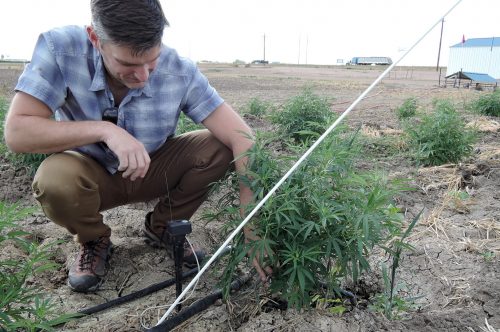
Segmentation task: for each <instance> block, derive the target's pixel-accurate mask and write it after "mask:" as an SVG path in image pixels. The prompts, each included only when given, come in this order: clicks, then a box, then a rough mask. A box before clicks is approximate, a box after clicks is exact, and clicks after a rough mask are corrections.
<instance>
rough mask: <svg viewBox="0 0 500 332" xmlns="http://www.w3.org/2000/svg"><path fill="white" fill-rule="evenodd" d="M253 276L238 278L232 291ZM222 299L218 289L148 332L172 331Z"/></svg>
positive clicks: (232, 284)
mask: <svg viewBox="0 0 500 332" xmlns="http://www.w3.org/2000/svg"><path fill="white" fill-rule="evenodd" d="M251 275H252V274H251V273H247V274H246V275H244V276H241V277H238V278H236V279H235V280H234V281H233V282H232V283H231V291H236V290H238V289H240V288H241V286H243V285H244V284H245V283H246V282H247V281H248V280H250V277H251ZM220 298H222V290H221V289H217V290H216V291H214V292H213V293H211V294H209V295H208V296H206V297H204V298H201V299H199V300H197V301H195V302H193V303H192V304H191V305H190V306H189V307H187V308H184V309H183V310H182V311H181V312H179V313H178V314H177V315H175V316H173V317H172V318H170V319H167V320H165V321H163V322H162V323H161V324H160V325H156V326H154V327H152V328H150V329H147V330H146V331H148V332H159V331H170V330H172V329H173V328H174V327H176V326H178V325H179V324H181V323H182V322H184V321H186V320H188V319H189V318H191V317H193V316H194V315H196V314H197V313H199V312H202V311H203V310H205V309H207V308H208V307H210V306H211V305H212V304H214V303H215V301H217V300H218V299H220Z"/></svg>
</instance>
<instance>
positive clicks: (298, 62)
mask: <svg viewBox="0 0 500 332" xmlns="http://www.w3.org/2000/svg"><path fill="white" fill-rule="evenodd" d="M297 64H298V65H300V35H299V57H298V59H297Z"/></svg>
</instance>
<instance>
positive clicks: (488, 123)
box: [465, 116, 500, 133]
mask: <svg viewBox="0 0 500 332" xmlns="http://www.w3.org/2000/svg"><path fill="white" fill-rule="evenodd" d="M465 126H466V127H469V128H476V129H477V130H479V131H480V132H492V133H494V132H497V131H499V130H500V123H499V122H498V121H495V120H492V119H488V118H487V117H484V116H481V117H479V118H477V119H475V120H473V121H471V122H469V123H467V124H466V125H465Z"/></svg>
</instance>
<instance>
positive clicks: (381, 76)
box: [156, 0, 462, 326]
mask: <svg viewBox="0 0 500 332" xmlns="http://www.w3.org/2000/svg"><path fill="white" fill-rule="evenodd" d="M460 2H462V0H458V1H457V2H456V3H455V5H453V6H452V7H451V8H450V9H449V10H448V11H447V12H446V13H445V14H444V15H443V16H441V17H440V18H439V20H437V22H436V23H434V24H433V25H432V27H431V28H430V29H429V30H427V31H426V32H425V33H424V34H423V35H422V37H420V38H419V39H418V40H417V41H416V42H415V43H414V44H413V46H411V47H410V48H409V49H408V50H407V51H406V52H405V53H404V54H403V55H402V56H401V57H400V58H399V59H398V60H397V61H395V62H394V63H393V64H392V65H390V66H389V67H388V68H387V69H386V70H385V71H384V72H383V73H382V74H380V76H379V77H377V79H376V80H375V81H374V82H373V83H372V84H371V85H370V86H369V87H368V88H367V89H366V90H365V91H364V92H363V93H362V94H361V95H359V97H358V98H357V99H356V100H355V101H354V102H353V103H352V104H351V106H349V108H347V109H346V110H345V111H344V112H343V113H342V114H341V115H340V116H339V117H338V118H337V120H336V121H335V122H334V123H333V124H332V125H331V126H330V127H329V128H328V129H327V130H326V131H325V132H324V133H323V135H321V136H320V137H319V138H318V140H317V141H316V142H314V144H313V145H311V147H310V148H309V149H308V150H307V151H306V152H305V153H304V154H303V155H302V157H300V159H299V160H297V162H295V164H294V165H293V166H292V167H291V168H290V170H289V171H288V172H287V173H286V174H285V175H284V176H283V177H282V178H281V179H280V180H279V181H278V182H277V183H276V185H274V187H273V188H272V189H271V190H270V191H269V192H268V193H267V195H266V196H265V197H264V198H263V199H262V200H261V201H260V202H259V203H258V204H257V205H256V206H255V208H254V209H253V210H252V211H251V212H250V213H249V214H248V215H247V216H246V218H245V219H244V220H243V221H242V222H241V224H240V225H239V226H238V227H237V228H236V229H235V230H234V231H233V232H232V233H231V234H230V235H229V237H228V238H227V239H226V241H224V243H223V244H222V245H221V246H220V248H219V249H218V250H217V251H216V252H215V254H213V256H212V257H211V258H210V259H209V261H208V262H207V263H206V264H205V265H204V266H203V268H202V269H201V270H200V271H199V272H198V274H196V276H195V277H194V278H193V279H192V280H191V282H190V283H189V284H188V285H187V286H186V288H185V289H184V290H183V292H182V293H181V294H180V295H179V296H178V297H177V299H176V300H175V302H174V303H173V304H172V305H171V306H170V308H169V309H168V311H167V312H166V313H165V314H164V315H163V316H162V317H161V319H160V320H159V321H158V323H157V324H156V326H158V325H160V324H161V323H163V321H164V320H165V319H166V318H167V317H168V315H169V314H170V313H171V312H172V310H173V309H174V308H175V307H176V306H177V304H178V303H179V302H180V301H181V300H182V298H183V297H184V296H185V295H186V293H187V292H188V291H189V290H190V289H191V288H192V287H193V285H194V284H196V282H197V281H198V279H199V278H200V277H201V276H202V275H203V273H204V272H205V271H206V270H207V269H208V268H209V267H210V265H211V264H212V263H213V262H214V261H215V259H216V258H217V257H218V256H219V255H220V253H221V252H222V251H223V250H224V248H225V247H226V246H227V245H229V243H230V242H231V241H232V240H233V238H234V237H235V236H236V235H237V234H238V233H239V232H240V231H241V229H242V228H243V227H244V226H245V225H246V224H247V223H248V221H249V220H250V219H252V217H253V216H254V215H255V213H257V211H258V210H259V209H260V208H261V207H262V206H263V205H264V203H266V202H267V200H268V199H269V198H270V197H271V196H272V195H273V194H274V193H275V192H276V190H278V188H279V187H280V186H281V185H282V184H283V182H285V181H286V180H287V179H288V177H289V176H290V175H291V174H292V173H293V172H294V171H295V170H296V169H297V168H298V167H299V166H300V165H301V164H302V162H303V161H304V160H305V159H307V157H309V155H310V154H311V153H312V152H313V151H314V149H316V147H317V146H318V145H319V144H321V142H322V141H323V140H324V139H325V138H326V137H327V136H328V135H329V134H330V133H331V132H332V131H333V129H335V127H336V126H337V125H338V124H339V123H340V122H341V121H342V120H343V119H344V118H345V117H346V116H347V115H348V114H349V113H350V112H351V111H352V110H353V109H354V107H356V105H357V104H358V103H359V102H360V101H361V100H363V98H364V97H365V96H366V95H367V94H368V93H369V92H370V91H371V90H373V88H374V87H375V86H376V85H377V84H378V83H379V82H380V81H381V80H382V79H383V78H384V77H385V76H386V75H387V74H388V73H389V72H390V71H391V70H392V68H394V67H395V66H396V65H397V64H398V63H399V62H400V61H401V60H403V58H404V57H406V55H408V53H410V52H411V51H412V50H413V49H414V48H415V46H417V45H418V44H419V43H420V42H421V41H422V39H424V38H425V37H426V36H427V35H428V34H429V33H430V32H431V31H432V29H434V28H435V27H436V25H438V24H439V23H441V21H442V20H443V19H444V18H445V17H446V16H447V15H448V14H449V13H450V12H451V11H452V10H453V9H455V7H456V6H458V4H460Z"/></svg>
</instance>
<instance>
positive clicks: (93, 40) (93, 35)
mask: <svg viewBox="0 0 500 332" xmlns="http://www.w3.org/2000/svg"><path fill="white" fill-rule="evenodd" d="M87 35H88V37H89V40H90V42H91V43H92V45H93V46H94V47H95V48H96V49H99V38H97V34H96V33H95V31H94V28H93V27H92V26H91V25H87Z"/></svg>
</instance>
